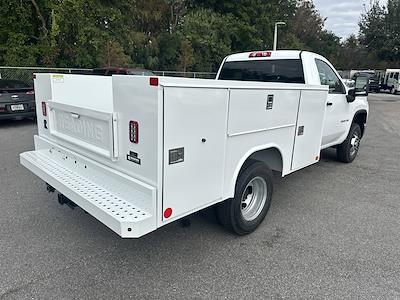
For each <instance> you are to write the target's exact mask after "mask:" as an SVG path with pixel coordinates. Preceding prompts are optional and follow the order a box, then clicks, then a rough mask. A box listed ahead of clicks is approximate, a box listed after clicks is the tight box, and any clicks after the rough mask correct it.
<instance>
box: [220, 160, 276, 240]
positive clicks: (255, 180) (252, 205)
mask: <svg viewBox="0 0 400 300" xmlns="http://www.w3.org/2000/svg"><path fill="white" fill-rule="evenodd" d="M272 189H273V176H272V171H271V170H270V169H268V167H267V166H266V165H265V164H263V163H261V162H257V161H255V162H252V163H250V164H249V165H248V166H247V167H246V168H245V169H244V170H242V171H241V172H240V174H239V177H238V180H237V182H236V188H235V196H234V198H232V199H228V200H225V201H224V202H222V203H220V204H219V205H218V206H217V217H218V220H219V221H220V223H221V224H222V225H223V226H224V227H225V228H227V229H229V230H231V231H233V232H235V233H237V234H239V235H245V234H249V233H251V232H253V231H254V230H255V229H256V228H257V227H258V226H259V225H260V223H261V222H262V221H263V220H264V218H265V216H266V214H267V212H268V210H269V207H270V205H271V199H272Z"/></svg>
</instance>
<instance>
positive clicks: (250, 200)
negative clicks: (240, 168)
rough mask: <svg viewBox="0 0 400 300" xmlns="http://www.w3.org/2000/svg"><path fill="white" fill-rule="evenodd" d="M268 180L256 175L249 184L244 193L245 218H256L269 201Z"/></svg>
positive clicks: (243, 213) (243, 207)
mask: <svg viewBox="0 0 400 300" xmlns="http://www.w3.org/2000/svg"><path fill="white" fill-rule="evenodd" d="M267 193H268V188H267V182H266V181H265V179H264V178H262V177H255V178H253V179H252V180H250V182H249V183H248V184H247V186H246V188H245V189H244V191H243V194H242V199H241V200H242V201H241V212H242V216H243V219H245V220H246V221H252V220H254V219H256V218H257V217H258V216H259V214H260V213H261V211H262V210H263V208H264V205H265V202H266V201H267Z"/></svg>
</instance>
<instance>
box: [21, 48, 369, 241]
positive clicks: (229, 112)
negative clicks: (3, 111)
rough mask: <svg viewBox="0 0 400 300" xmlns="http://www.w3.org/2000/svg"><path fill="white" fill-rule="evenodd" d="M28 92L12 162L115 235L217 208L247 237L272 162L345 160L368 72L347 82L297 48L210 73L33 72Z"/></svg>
mask: <svg viewBox="0 0 400 300" xmlns="http://www.w3.org/2000/svg"><path fill="white" fill-rule="evenodd" d="M35 88H36V92H37V95H38V96H37V103H36V105H37V109H38V110H40V111H41V113H40V114H38V118H37V121H38V135H36V136H35V137H34V140H35V150H34V151H28V152H25V153H22V154H21V155H20V159H21V163H22V164H23V165H24V166H25V167H27V168H28V169H29V170H31V171H32V172H33V173H35V174H36V175H37V176H39V177H40V178H42V179H43V180H44V181H45V182H46V183H47V184H48V185H49V186H48V189H49V190H50V191H54V190H57V191H59V193H60V195H59V202H60V203H62V204H69V205H71V206H74V205H75V206H76V205H79V206H80V207H82V208H83V209H84V210H85V211H87V212H88V213H90V214H91V215H93V216H94V217H95V218H97V219H98V220H100V221H101V222H103V223H104V224H105V225H107V226H108V227H109V228H111V229H112V230H114V231H115V232H116V233H118V234H119V235H120V236H122V237H140V236H142V235H144V234H147V233H149V232H151V231H153V230H156V229H157V228H159V227H162V226H164V225H166V224H168V223H171V222H173V221H175V220H178V219H180V218H182V217H185V216H187V215H189V214H191V213H194V212H196V211H199V210H201V209H203V208H206V207H208V206H211V205H215V204H216V205H217V206H216V207H217V216H218V219H219V221H220V223H221V224H223V225H224V226H225V227H226V228H228V229H229V230H231V231H233V232H235V233H237V234H239V235H243V234H248V233H250V232H252V231H254V230H255V229H256V228H257V226H258V225H259V224H260V223H261V222H262V220H263V219H264V217H265V216H266V214H267V212H268V210H269V207H270V204H271V200H272V190H273V176H272V170H274V171H277V172H279V173H280V174H281V175H282V176H286V175H288V174H290V173H293V172H295V171H298V170H300V169H302V168H305V167H307V166H310V165H312V164H315V163H317V162H318V161H319V160H320V157H321V155H320V152H321V149H325V148H328V147H335V148H336V151H337V157H338V160H340V161H342V162H345V163H351V162H352V161H353V160H354V159H355V158H356V156H357V153H358V150H359V147H360V142H361V138H362V136H363V134H364V130H365V126H366V122H367V114H368V102H367V95H368V78H367V77H366V76H359V77H356V81H355V88H353V89H349V88H347V87H346V86H345V85H344V83H343V81H342V79H341V78H340V76H339V74H338V73H337V72H336V70H335V68H334V67H333V66H332V64H330V62H329V61H328V60H327V59H326V58H324V57H322V56H320V55H317V54H315V53H310V52H306V51H256V52H246V53H239V54H233V55H230V56H228V57H226V58H225V59H224V61H223V62H222V64H221V68H220V70H219V72H218V74H217V77H216V80H211V79H189V78H175V77H156V76H149V77H146V76H88V75H72V74H65V75H60V74H37V76H36V79H35ZM310 188H311V187H310Z"/></svg>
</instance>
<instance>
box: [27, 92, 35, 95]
mask: <svg viewBox="0 0 400 300" xmlns="http://www.w3.org/2000/svg"><path fill="white" fill-rule="evenodd" d="M26 94H27V95H35V91H27V92H26Z"/></svg>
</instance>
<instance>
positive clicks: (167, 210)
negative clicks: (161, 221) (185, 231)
mask: <svg viewBox="0 0 400 300" xmlns="http://www.w3.org/2000/svg"><path fill="white" fill-rule="evenodd" d="M171 215H172V208H170V207H168V208H167V209H166V210H164V218H166V219H168V218H169V217H170V216H171Z"/></svg>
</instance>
